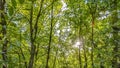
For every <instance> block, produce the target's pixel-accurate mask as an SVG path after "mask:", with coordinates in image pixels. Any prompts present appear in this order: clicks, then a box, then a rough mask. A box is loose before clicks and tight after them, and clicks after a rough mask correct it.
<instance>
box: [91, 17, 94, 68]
mask: <svg viewBox="0 0 120 68" xmlns="http://www.w3.org/2000/svg"><path fill="white" fill-rule="evenodd" d="M93 26H94V18H93V17H92V49H91V61H92V68H94V55H93V52H94V39H93V35H94V34H93V33H94V30H93Z"/></svg>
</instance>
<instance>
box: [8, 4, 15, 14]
mask: <svg viewBox="0 0 120 68" xmlns="http://www.w3.org/2000/svg"><path fill="white" fill-rule="evenodd" d="M13 13H14V10H13V7H12V6H11V7H10V8H9V15H10V16H12V15H13Z"/></svg>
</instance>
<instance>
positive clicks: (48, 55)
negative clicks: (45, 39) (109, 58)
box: [45, 0, 54, 68]
mask: <svg viewBox="0 0 120 68" xmlns="http://www.w3.org/2000/svg"><path fill="white" fill-rule="evenodd" d="M53 4H54V0H53V2H52V6H51V25H50V37H49V45H48V50H47V60H46V67H45V68H49V66H48V63H49V59H50V50H51V42H52V31H53Z"/></svg>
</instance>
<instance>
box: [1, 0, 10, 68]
mask: <svg viewBox="0 0 120 68" xmlns="http://www.w3.org/2000/svg"><path fill="white" fill-rule="evenodd" d="M0 11H2V12H1V13H0V17H1V22H0V24H1V25H2V35H3V38H2V40H3V46H2V59H3V61H4V63H3V66H2V68H7V43H8V41H7V35H6V34H7V30H6V29H7V22H6V20H5V14H6V13H5V0H0Z"/></svg>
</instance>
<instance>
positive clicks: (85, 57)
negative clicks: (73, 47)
mask: <svg viewBox="0 0 120 68" xmlns="http://www.w3.org/2000/svg"><path fill="white" fill-rule="evenodd" d="M83 50H84V61H85V65H84V68H87V56H86V47H85V45H84V44H83Z"/></svg>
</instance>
